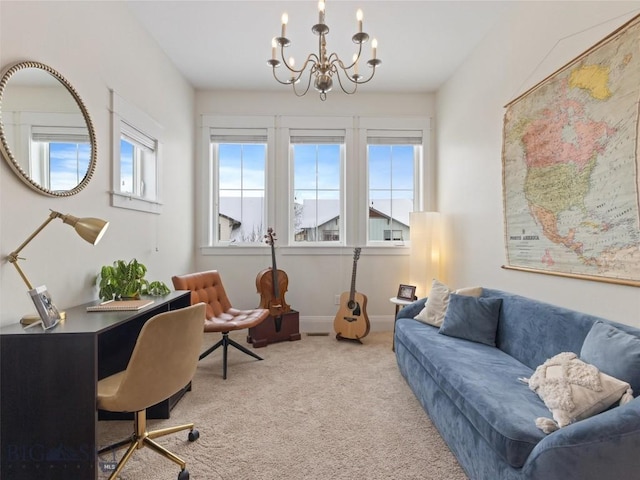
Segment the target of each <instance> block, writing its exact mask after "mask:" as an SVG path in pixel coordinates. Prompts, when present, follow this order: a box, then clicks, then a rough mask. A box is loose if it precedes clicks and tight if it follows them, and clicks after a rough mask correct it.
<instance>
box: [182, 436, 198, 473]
mask: <svg viewBox="0 0 640 480" xmlns="http://www.w3.org/2000/svg"><path fill="white" fill-rule="evenodd" d="M199 438H200V432H199V431H198V430H191V431H190V432H189V441H190V442H195V441H196V440H197V439H199ZM186 478H189V474H187V477H186ZM180 480H182V479H180Z"/></svg>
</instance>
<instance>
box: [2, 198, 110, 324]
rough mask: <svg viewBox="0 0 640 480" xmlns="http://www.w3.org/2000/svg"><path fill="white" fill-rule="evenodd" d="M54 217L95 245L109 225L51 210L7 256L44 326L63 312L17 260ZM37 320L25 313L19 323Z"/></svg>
mask: <svg viewBox="0 0 640 480" xmlns="http://www.w3.org/2000/svg"><path fill="white" fill-rule="evenodd" d="M56 218H60V219H62V221H63V222H64V223H66V224H67V225H70V226H72V227H73V228H74V229H75V231H76V233H77V234H78V235H80V236H81V237H82V238H83V239H84V240H85V241H87V242H89V243H90V244H92V245H96V244H97V243H98V242H99V241H100V239H101V238H102V236H103V235H104V234H105V232H106V231H107V227H109V222H106V221H104V220H101V219H99V218H91V217H86V218H78V217H74V216H73V215H63V214H62V213H59V212H54V211H53V210H51V213H50V214H49V217H48V218H47V219H46V220H45V221H44V222H43V223H42V225H40V226H39V227H38V228H36V230H35V231H34V232H33V233H32V234H31V235H29V237H28V238H27V239H26V240H25V241H24V242H22V244H21V245H20V246H19V247H18V248H16V249H15V250H14V251H13V252H11V253H10V254H9V255H8V256H7V260H8V262H9V263H11V264H13V266H14V267H16V270H17V271H18V273H19V274H20V277H21V278H22V280H24V283H25V284H26V285H27V288H28V289H29V295H30V296H31V298H32V300H33V302H34V304H35V305H36V309H37V310H38V315H39V317H40V320H41V321H42V323H43V326H44V327H45V328H49V327H52V326H53V325H55V323H57V321H58V320H59V319H60V318H64V312H62V313H60V312H58V311H57V309H56V308H55V305H53V303H52V302H51V297H50V296H49V294H48V292H47V291H46V287H44V286H41V287H36V288H34V287H33V285H32V284H31V282H30V281H29V279H28V278H27V276H26V275H25V273H24V271H23V270H22V268H20V265H18V260H24V258H22V257H19V256H18V255H19V254H20V252H21V251H22V249H23V248H24V247H26V246H27V245H28V244H29V243H30V242H31V240H33V239H34V238H35V237H36V236H37V235H38V234H39V233H40V232H41V231H42V230H43V229H44V228H45V227H46V226H47V225H49V223H50V222H51V221H52V220H54V219H56ZM56 317H57V318H56ZM37 320H38V318H37V317H35V318H34V317H33V316H31V315H27V316H25V317H23V318H22V320H21V323H23V324H33V323H35V322H37Z"/></svg>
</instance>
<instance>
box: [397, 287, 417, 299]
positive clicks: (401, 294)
mask: <svg viewBox="0 0 640 480" xmlns="http://www.w3.org/2000/svg"><path fill="white" fill-rule="evenodd" d="M396 297H397V298H399V299H400V300H409V301H414V300H415V299H416V287H415V286H414V285H404V284H402V283H401V284H400V287H399V288H398V294H397V295H396Z"/></svg>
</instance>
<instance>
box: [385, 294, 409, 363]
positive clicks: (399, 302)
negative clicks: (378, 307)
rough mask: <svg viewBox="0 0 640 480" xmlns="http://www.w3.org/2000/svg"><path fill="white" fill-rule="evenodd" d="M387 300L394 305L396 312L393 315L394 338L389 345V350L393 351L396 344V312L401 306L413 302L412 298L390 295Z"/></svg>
mask: <svg viewBox="0 0 640 480" xmlns="http://www.w3.org/2000/svg"><path fill="white" fill-rule="evenodd" d="M389 301H390V302H391V303H393V304H394V305H395V306H396V313H395V315H394V316H393V339H394V340H393V345H391V350H392V351H395V350H396V346H395V338H396V319H397V317H398V312H399V311H400V308H401V307H404V306H405V305H409V304H410V303H413V300H405V299H404V298H398V297H391V298H390V299H389Z"/></svg>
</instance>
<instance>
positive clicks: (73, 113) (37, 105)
mask: <svg viewBox="0 0 640 480" xmlns="http://www.w3.org/2000/svg"><path fill="white" fill-rule="evenodd" d="M0 150H1V151H2V155H3V156H4V158H5V160H7V162H8V163H9V165H10V166H11V168H12V169H13V170H14V171H15V172H16V174H17V175H18V177H20V179H21V180H22V181H23V182H25V183H26V184H27V185H29V187H31V188H33V189H34V190H36V191H38V192H40V193H43V194H45V195H49V196H51V197H67V196H70V195H75V194H76V193H78V192H79V191H80V190H82V189H83V188H84V187H86V186H87V184H88V183H89V180H91V177H92V175H93V172H94V170H95V168H96V159H97V148H96V135H95V130H94V128H93V123H92V122H91V118H90V117H89V113H88V112H87V109H86V107H85V105H84V103H83V102H82V100H81V99H80V96H79V95H78V93H77V92H76V90H75V89H74V88H73V86H72V85H71V84H70V83H69V82H68V81H67V80H66V79H65V78H64V77H63V76H62V75H60V74H59V73H58V72H57V71H55V70H54V69H52V68H51V67H48V66H47V65H44V64H42V63H38V62H20V63H17V64H15V65H13V66H11V67H10V68H8V69H7V70H6V71H5V72H4V73H3V75H2V78H1V79H0Z"/></svg>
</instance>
